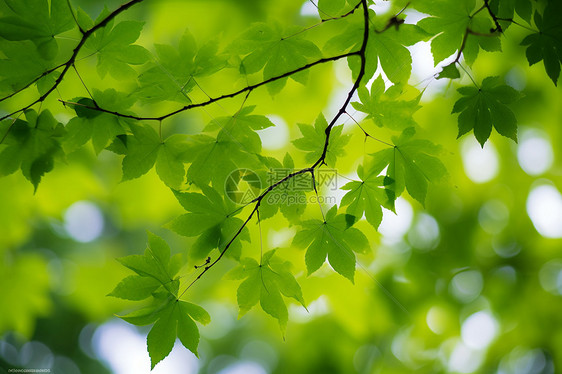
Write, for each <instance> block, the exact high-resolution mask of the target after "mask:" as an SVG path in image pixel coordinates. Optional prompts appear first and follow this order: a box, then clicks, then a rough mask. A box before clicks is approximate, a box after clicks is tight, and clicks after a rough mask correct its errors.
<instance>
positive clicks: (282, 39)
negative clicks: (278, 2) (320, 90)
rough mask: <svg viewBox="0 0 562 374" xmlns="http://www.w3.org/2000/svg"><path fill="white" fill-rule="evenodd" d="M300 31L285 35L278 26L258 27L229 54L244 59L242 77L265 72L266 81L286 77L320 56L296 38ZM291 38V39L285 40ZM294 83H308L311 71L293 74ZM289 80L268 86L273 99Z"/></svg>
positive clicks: (284, 79) (304, 40)
mask: <svg viewBox="0 0 562 374" xmlns="http://www.w3.org/2000/svg"><path fill="white" fill-rule="evenodd" d="M297 31H300V30H293V29H290V30H286V31H285V32H283V30H282V29H281V27H280V26H279V24H277V23H274V24H268V23H258V24H255V25H253V26H252V27H251V28H250V29H249V30H247V31H246V32H245V33H243V34H242V35H241V36H240V38H239V39H238V40H236V41H235V42H234V43H233V44H232V45H231V46H230V47H229V50H230V51H231V52H233V53H238V54H241V55H244V56H245V57H244V58H243V59H242V62H241V64H240V73H242V74H252V73H256V72H258V71H260V70H262V69H263V79H264V80H268V79H270V78H273V77H277V76H280V75H283V74H285V73H287V72H289V71H291V70H295V69H297V68H300V67H302V66H304V65H306V64H307V63H308V62H310V59H313V58H319V57H320V56H321V53H320V50H319V49H318V47H317V46H316V45H315V44H314V43H312V42H311V41H310V40H307V39H304V38H303V37H302V35H300V34H298V35H294V34H295V33H296V32H297ZM288 35H291V36H290V37H286V36H288ZM290 77H291V79H293V80H295V81H297V82H299V83H303V84H304V83H306V80H307V77H308V70H305V71H302V72H299V73H297V74H292V75H291V76H290ZM286 82H287V78H282V79H278V80H276V81H274V82H271V83H269V84H268V85H267V88H268V90H269V92H270V94H271V95H274V94H276V93H278V92H279V91H281V89H282V88H283V87H284V86H285V83H286Z"/></svg>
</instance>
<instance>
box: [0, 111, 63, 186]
mask: <svg viewBox="0 0 562 374" xmlns="http://www.w3.org/2000/svg"><path fill="white" fill-rule="evenodd" d="M25 117H26V120H27V121H23V120H16V121H15V122H14V123H13V125H11V130H10V132H9V133H8V135H7V136H6V139H5V141H4V143H3V144H5V145H7V147H5V148H4V149H3V150H2V151H0V160H2V161H0V175H9V174H12V173H14V172H15V171H16V170H17V169H18V168H20V169H21V171H22V174H23V175H24V176H25V178H26V179H27V180H29V181H30V182H31V183H32V184H33V187H34V190H35V191H37V187H38V185H39V182H40V181H41V178H42V177H43V175H44V174H45V173H48V172H49V171H51V170H52V169H53V166H54V161H55V159H56V158H59V159H63V158H64V152H63V151H62V148H61V146H60V139H61V138H62V136H63V135H64V127H63V125H62V124H61V123H59V122H58V121H57V120H56V119H55V118H54V117H53V115H52V114H51V112H50V111H49V110H44V111H42V112H41V113H40V114H39V115H37V112H35V111H34V110H33V109H28V110H26V111H25Z"/></svg>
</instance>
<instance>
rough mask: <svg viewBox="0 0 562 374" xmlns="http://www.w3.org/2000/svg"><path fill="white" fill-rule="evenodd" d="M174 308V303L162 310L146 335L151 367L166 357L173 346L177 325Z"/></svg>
mask: <svg viewBox="0 0 562 374" xmlns="http://www.w3.org/2000/svg"><path fill="white" fill-rule="evenodd" d="M175 308H176V305H173V306H172V307H169V308H166V309H165V310H164V311H162V312H161V313H160V315H159V318H158V321H156V323H155V324H154V325H153V326H152V328H151V329H150V332H149V333H148V335H147V337H146V342H147V345H148V354H149V355H150V368H151V369H154V367H155V366H156V364H157V363H159V362H160V361H162V360H163V359H164V358H166V356H168V354H170V352H171V351H172V348H174V342H175V341H176V335H177V325H178V320H177V318H176V316H175V313H174V310H175Z"/></svg>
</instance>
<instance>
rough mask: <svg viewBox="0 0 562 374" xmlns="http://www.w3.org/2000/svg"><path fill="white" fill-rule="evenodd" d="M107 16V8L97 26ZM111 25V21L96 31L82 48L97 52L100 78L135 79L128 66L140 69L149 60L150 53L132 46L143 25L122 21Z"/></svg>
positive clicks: (138, 46) (137, 46)
mask: <svg viewBox="0 0 562 374" xmlns="http://www.w3.org/2000/svg"><path fill="white" fill-rule="evenodd" d="M107 15H108V10H107V8H106V9H104V11H103V12H102V13H101V14H100V16H99V17H98V19H97V20H96V23H99V22H100V21H101V20H102V19H104V18H105V17H106V16H107ZM113 25H114V21H113V19H112V20H111V21H109V22H108V23H107V24H106V26H104V27H102V28H101V29H99V30H97V31H96V32H95V33H94V34H93V35H92V36H91V37H90V38H88V40H87V41H86V43H85V47H86V48H88V49H91V50H94V51H96V52H97V56H98V63H97V70H98V74H99V76H100V77H101V78H104V77H105V76H106V75H107V73H110V74H111V76H112V77H113V78H115V79H127V78H135V77H136V76H137V73H136V71H135V70H134V69H133V68H132V67H131V66H130V65H142V64H144V63H145V62H147V61H148V60H149V59H150V53H149V52H148V51H147V50H146V49H145V48H144V47H141V46H140V45H137V44H133V43H134V42H135V41H136V40H137V39H138V38H139V36H140V32H141V29H142V27H143V25H144V22H138V21H122V22H120V23H118V24H117V25H115V27H114V26H113Z"/></svg>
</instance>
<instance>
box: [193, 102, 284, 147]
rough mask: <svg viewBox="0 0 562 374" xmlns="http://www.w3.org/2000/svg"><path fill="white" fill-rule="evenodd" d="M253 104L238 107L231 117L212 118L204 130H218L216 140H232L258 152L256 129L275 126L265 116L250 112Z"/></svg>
mask: <svg viewBox="0 0 562 374" xmlns="http://www.w3.org/2000/svg"><path fill="white" fill-rule="evenodd" d="M254 108H255V106H248V107H244V108H242V109H240V110H239V111H238V112H237V113H236V114H235V115H233V116H232V117H218V118H215V119H213V121H211V122H210V123H209V124H208V125H207V126H206V127H205V128H204V131H215V130H220V131H219V134H218V135H217V141H219V142H222V141H232V142H235V143H237V144H239V145H240V146H241V147H243V149H244V150H245V151H246V152H249V153H260V152H261V139H260V137H259V135H258V134H257V133H256V130H263V129H266V128H268V127H271V126H275V125H274V124H273V122H271V121H270V120H269V118H267V117H266V116H262V115H256V114H251V113H252V111H253V110H254Z"/></svg>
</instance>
